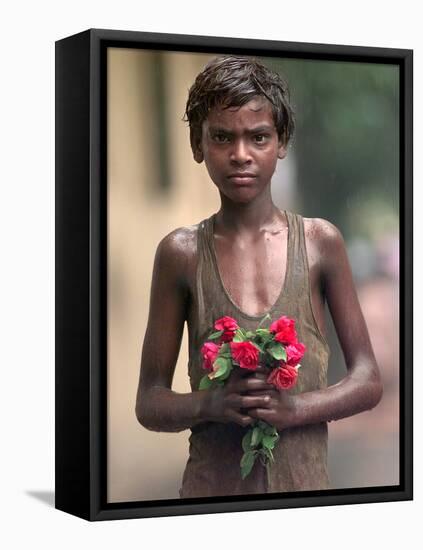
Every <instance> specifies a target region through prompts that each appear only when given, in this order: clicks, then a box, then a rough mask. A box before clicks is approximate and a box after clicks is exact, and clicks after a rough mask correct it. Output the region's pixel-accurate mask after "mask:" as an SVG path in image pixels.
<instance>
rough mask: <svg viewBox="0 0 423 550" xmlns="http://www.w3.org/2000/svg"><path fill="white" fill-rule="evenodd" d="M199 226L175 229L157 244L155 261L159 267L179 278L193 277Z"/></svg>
mask: <svg viewBox="0 0 423 550" xmlns="http://www.w3.org/2000/svg"><path fill="white" fill-rule="evenodd" d="M198 227H199V224H196V225H187V226H183V227H177V228H176V229H174V230H173V231H171V232H170V233H168V234H167V235H165V236H164V237H163V238H162V239H161V241H160V242H159V244H158V247H157V252H156V259H157V261H158V262H159V264H160V265H162V266H163V267H166V268H170V269H172V270H174V271H175V273H176V272H177V273H178V274H179V276H181V275H185V276H186V277H190V275H191V276H192V275H193V269H194V267H195V264H196V258H197V233H198Z"/></svg>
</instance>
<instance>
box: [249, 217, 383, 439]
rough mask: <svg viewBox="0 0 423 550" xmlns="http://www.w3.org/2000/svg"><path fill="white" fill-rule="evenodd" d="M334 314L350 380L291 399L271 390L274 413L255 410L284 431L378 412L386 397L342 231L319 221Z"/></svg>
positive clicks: (328, 294)
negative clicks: (364, 413)
mask: <svg viewBox="0 0 423 550" xmlns="http://www.w3.org/2000/svg"><path fill="white" fill-rule="evenodd" d="M315 224H316V232H317V234H318V235H319V249H320V253H321V260H322V276H323V281H324V286H325V294H326V299H327V302H328V306H329V310H330V312H331V315H332V319H333V322H334V325H335V328H336V332H337V335H338V338H339V342H340V345H341V348H342V351H343V353H344V357H345V362H346V366H347V371H348V372H347V375H346V376H345V377H344V378H343V379H342V380H341V381H340V382H339V383H337V384H335V385H333V386H329V387H328V388H326V389H321V390H315V391H311V392H306V393H303V394H299V395H292V396H291V395H289V394H288V393H286V392H284V391H280V392H277V391H273V390H271V395H272V399H271V400H270V402H269V405H268V407H266V408H261V409H254V410H250V411H249V414H250V416H253V417H256V418H261V419H263V420H265V421H268V422H269V423H270V424H273V425H274V426H276V427H277V428H279V429H284V428H289V427H292V426H300V425H304V424H314V423H317V422H325V421H331V420H337V419H339V418H344V417H347V416H352V415H354V414H357V413H360V412H362V411H365V410H368V409H371V408H373V407H375V406H376V405H377V404H378V402H379V401H380V399H381V397H382V391H383V390H382V383H381V378H380V373H379V369H378V366H377V363H376V359H375V356H374V353H373V349H372V346H371V342H370V338H369V334H368V330H367V326H366V323H365V320H364V317H363V313H362V311H361V307H360V304H359V301H358V298H357V293H356V290H355V286H354V282H353V278H352V273H351V267H350V264H349V261H348V256H347V253H346V250H345V244H344V240H343V238H342V235H341V233H340V232H339V230H338V229H337V228H336V227H335V226H334V225H332V224H331V223H330V222H328V221H326V220H315Z"/></svg>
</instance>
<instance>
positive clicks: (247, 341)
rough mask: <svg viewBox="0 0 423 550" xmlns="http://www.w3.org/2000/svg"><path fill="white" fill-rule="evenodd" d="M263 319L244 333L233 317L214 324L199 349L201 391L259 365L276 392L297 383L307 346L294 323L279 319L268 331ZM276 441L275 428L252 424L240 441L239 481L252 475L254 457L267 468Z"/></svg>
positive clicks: (271, 460)
mask: <svg viewBox="0 0 423 550" xmlns="http://www.w3.org/2000/svg"><path fill="white" fill-rule="evenodd" d="M266 319H270V316H269V315H266V317H264V318H263V320H262V321H261V323H260V325H259V327H258V328H257V329H256V330H255V331H247V330H244V329H243V328H241V327H240V326H239V325H238V323H237V321H236V320H235V319H233V318H232V317H222V318H221V319H218V320H217V321H216V322H215V323H214V328H215V332H213V333H212V334H210V335H209V337H208V339H207V341H206V342H205V344H204V345H203V346H202V348H201V355H202V357H203V367H204V369H205V370H206V371H208V372H207V374H205V375H204V376H203V378H202V379H201V381H200V385H199V389H200V390H202V389H207V388H212V387H214V386H218V385H223V384H225V381H226V380H227V379H228V378H229V376H230V374H231V371H232V369H234V368H241V369H247V370H249V371H255V370H257V368H258V366H259V365H262V366H264V367H267V368H268V370H269V375H268V377H267V383H268V384H273V386H275V388H277V389H278V390H287V389H289V388H292V387H293V386H294V385H295V384H296V381H297V376H298V369H299V367H300V366H301V365H300V360H301V358H302V357H303V355H304V353H305V351H306V347H305V346H304V344H302V343H301V342H298V341H297V334H296V331H295V321H294V319H290V318H289V317H286V316H282V317H280V318H279V319H277V320H276V321H274V322H273V323H272V324H271V325H270V327H269V328H262V326H261V325H262V323H263V322H264V321H265V320H266ZM278 440H279V434H278V431H277V429H276V428H275V427H274V426H271V425H270V424H268V423H267V422H264V421H262V420H257V421H255V422H254V424H253V425H252V426H251V427H250V429H249V430H248V431H247V433H246V434H245V436H244V437H243V439H242V448H243V451H244V454H243V456H242V459H241V463H240V466H241V476H242V479H245V478H246V477H247V476H248V474H249V473H250V472H251V470H252V468H253V466H254V462H255V460H256V459H257V458H260V460H261V462H262V464H263V465H264V466H266V468H267V469H268V468H269V466H270V464H271V463H272V462H273V461H274V457H273V452H272V451H273V449H274V447H275V445H276V443H277V441H278Z"/></svg>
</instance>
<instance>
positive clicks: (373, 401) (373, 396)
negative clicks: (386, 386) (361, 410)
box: [368, 372, 383, 409]
mask: <svg viewBox="0 0 423 550" xmlns="http://www.w3.org/2000/svg"><path fill="white" fill-rule="evenodd" d="M370 388H371V391H370V392H369V397H370V399H369V401H370V403H369V406H368V409H374V408H375V407H376V405H378V404H379V403H380V401H381V399H382V397H383V383H382V379H381V377H380V374H379V372H377V376H376V377H375V379H374V380H373V381H372V382H371V383H370Z"/></svg>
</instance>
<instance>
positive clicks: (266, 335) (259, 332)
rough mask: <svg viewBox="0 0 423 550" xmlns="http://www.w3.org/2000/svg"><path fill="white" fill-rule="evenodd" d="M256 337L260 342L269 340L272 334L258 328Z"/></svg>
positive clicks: (265, 329)
mask: <svg viewBox="0 0 423 550" xmlns="http://www.w3.org/2000/svg"><path fill="white" fill-rule="evenodd" d="M256 335H257V336H259V337H260V338H261V339H262V340H270V339H271V338H272V334H271V333H270V331H269V330H268V329H267V328H258V329H257V330H256Z"/></svg>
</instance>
